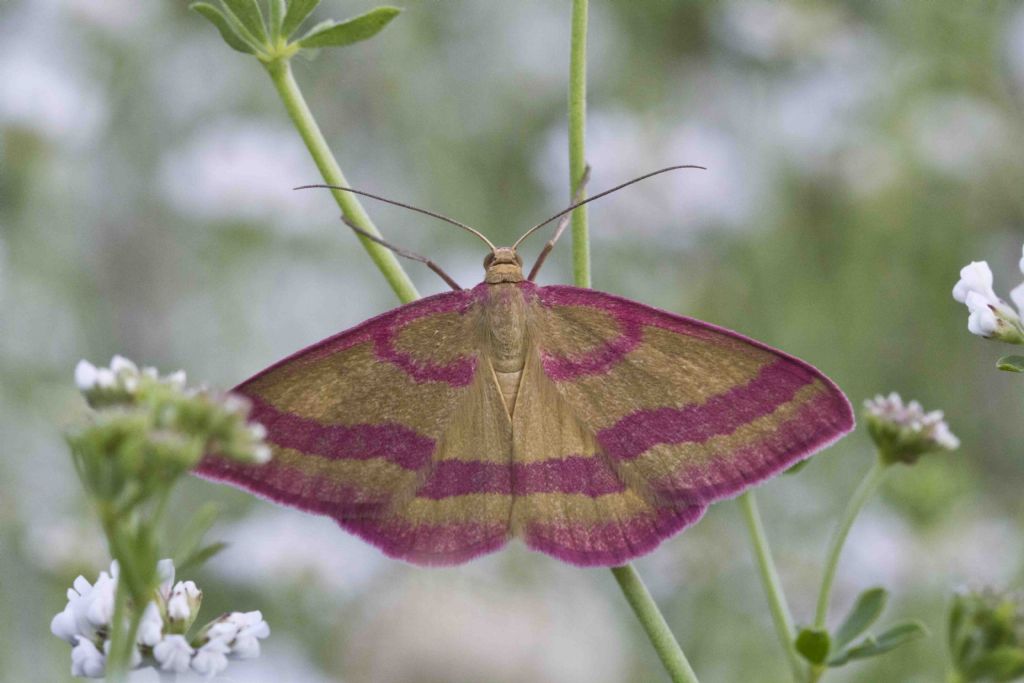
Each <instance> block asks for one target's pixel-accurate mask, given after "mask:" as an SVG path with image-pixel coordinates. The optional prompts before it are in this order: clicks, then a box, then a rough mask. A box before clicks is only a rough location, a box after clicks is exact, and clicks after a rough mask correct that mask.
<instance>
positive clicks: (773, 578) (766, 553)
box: [739, 491, 805, 683]
mask: <svg viewBox="0 0 1024 683" xmlns="http://www.w3.org/2000/svg"><path fill="white" fill-rule="evenodd" d="M739 502H740V509H741V510H743V519H744V520H745V521H746V523H747V531H748V532H749V533H750V542H751V544H752V545H753V546H754V558H755V559H756V560H757V568H758V571H759V573H760V575H761V583H762V584H763V585H764V592H765V595H766V596H767V597H768V607H769V609H770V610H771V613H772V621H773V622H774V623H775V632H776V633H777V634H778V636H779V643H780V644H781V645H782V649H783V650H784V651H785V653H786V661H787V662H788V663H789V668H790V669H791V670H792V672H793V680H794V681H795V682H797V683H799V682H800V681H802V680H803V679H804V677H805V675H804V667H803V665H802V664H801V663H800V656H799V655H798V654H797V651H796V646H795V645H794V639H795V638H796V631H795V630H794V628H793V616H792V613H791V612H790V611H789V604H788V603H787V602H786V594H785V592H784V591H783V589H782V582H781V581H780V580H779V572H778V570H777V569H776V568H775V560H774V559H773V558H772V550H771V547H769V545H768V536H767V535H766V534H765V531H764V525H763V524H762V523H761V513H760V511H759V510H758V509H757V499H756V498H755V497H754V492H753V491H747V492H746V493H744V494H743V495H742V496H740V497H739Z"/></svg>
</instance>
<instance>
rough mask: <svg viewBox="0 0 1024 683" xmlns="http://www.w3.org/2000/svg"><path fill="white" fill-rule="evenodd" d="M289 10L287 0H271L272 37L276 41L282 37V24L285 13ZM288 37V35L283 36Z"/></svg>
mask: <svg viewBox="0 0 1024 683" xmlns="http://www.w3.org/2000/svg"><path fill="white" fill-rule="evenodd" d="M287 12H288V7H287V5H285V0H270V37H271V39H272V40H273V41H274V42H277V39H278V38H281V37H282V34H281V25H282V23H283V22H284V15H285V14H286V13H287ZM283 37H285V38H287V37H288V36H283Z"/></svg>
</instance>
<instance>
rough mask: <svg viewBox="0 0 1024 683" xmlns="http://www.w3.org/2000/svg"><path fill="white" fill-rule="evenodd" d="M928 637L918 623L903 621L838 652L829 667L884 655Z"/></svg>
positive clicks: (925, 630) (923, 627)
mask: <svg viewBox="0 0 1024 683" xmlns="http://www.w3.org/2000/svg"><path fill="white" fill-rule="evenodd" d="M926 635H928V629H926V628H925V626H924V624H922V623H921V622H919V621H904V622H900V623H898V624H894V625H892V626H890V627H889V628H887V629H886V630H885V631H883V632H882V633H880V634H879V635H878V636H871V635H869V636H868V637H867V638H865V639H864V640H862V641H860V642H859V643H857V644H856V645H854V646H853V647H851V648H849V649H847V650H845V651H843V652H840V653H839V654H837V655H836V656H835V657H833V658H832V659H830V660H829V662H828V665H829V666H831V667H837V666H842V665H844V664H846V663H847V662H849V661H851V660H854V659H867V658H869V657H877V656H878V655H881V654H885V653H886V652H888V651H889V650H893V649H895V648H897V647H899V646H900V645H903V644H905V643H909V642H911V641H913V640H917V639H919V638H923V637H925V636H926Z"/></svg>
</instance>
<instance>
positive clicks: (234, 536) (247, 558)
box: [209, 506, 390, 598]
mask: <svg viewBox="0 0 1024 683" xmlns="http://www.w3.org/2000/svg"><path fill="white" fill-rule="evenodd" d="M221 533H222V534H223V535H224V537H226V538H230V539H231V544H230V545H229V546H228V547H227V548H226V549H225V550H224V551H223V552H222V553H220V554H218V555H217V556H216V557H214V558H213V559H212V560H210V563H209V568H210V570H211V571H213V572H214V573H216V574H217V575H218V576H219V577H220V578H221V579H222V580H224V581H230V582H233V583H239V584H242V585H247V586H250V587H253V588H260V587H262V586H264V585H266V582H267V581H274V582H277V583H282V584H284V583H291V584H293V585H296V586H300V585H301V586H302V587H303V588H304V590H305V591H310V592H314V591H316V590H318V589H319V590H326V591H329V592H331V593H333V594H334V595H333V596H332V597H334V598H341V597H344V596H347V595H352V594H357V593H359V592H360V591H361V590H363V589H364V588H365V587H366V586H367V584H368V583H369V582H370V581H372V580H373V579H374V578H376V577H378V576H380V575H381V574H382V573H384V572H385V571H387V570H388V568H389V566H390V565H389V563H388V561H387V559H386V558H384V557H383V556H382V555H381V554H380V553H379V552H377V551H376V550H375V549H374V548H372V547H370V546H369V545H367V544H366V543H363V542H362V541H360V540H359V539H357V538H355V537H354V536H350V535H349V534H343V533H339V532H338V526H337V524H335V523H334V522H333V521H331V520H329V519H326V518H324V517H315V518H310V517H309V515H305V514H303V513H301V512H298V511H295V510H289V509H287V508H271V507H269V506H265V507H264V508H263V509H261V510H260V511H259V512H256V513H254V514H250V515H247V516H246V517H244V518H242V519H240V520H239V521H237V522H235V523H233V524H231V525H230V526H227V527H224V528H223V530H222V532H221Z"/></svg>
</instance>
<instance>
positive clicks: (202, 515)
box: [172, 503, 220, 565]
mask: <svg viewBox="0 0 1024 683" xmlns="http://www.w3.org/2000/svg"><path fill="white" fill-rule="evenodd" d="M219 514H220V506H219V505H217V504H216V503H207V504H206V505H204V506H202V507H201V508H199V510H198V511H197V512H196V513H195V514H194V515H192V518H191V519H190V520H189V521H188V522H187V523H186V524H185V527H184V528H183V529H182V530H181V533H180V534H178V542H177V546H176V547H175V549H174V552H173V553H172V557H173V558H174V564H175V565H181V564H182V563H183V562H185V561H186V560H187V559H188V558H190V557H192V556H193V555H195V554H196V552H197V549H198V548H199V544H200V543H202V542H203V536H205V535H206V532H207V531H209V530H210V527H211V526H213V523H214V522H215V521H217V515H219Z"/></svg>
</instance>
